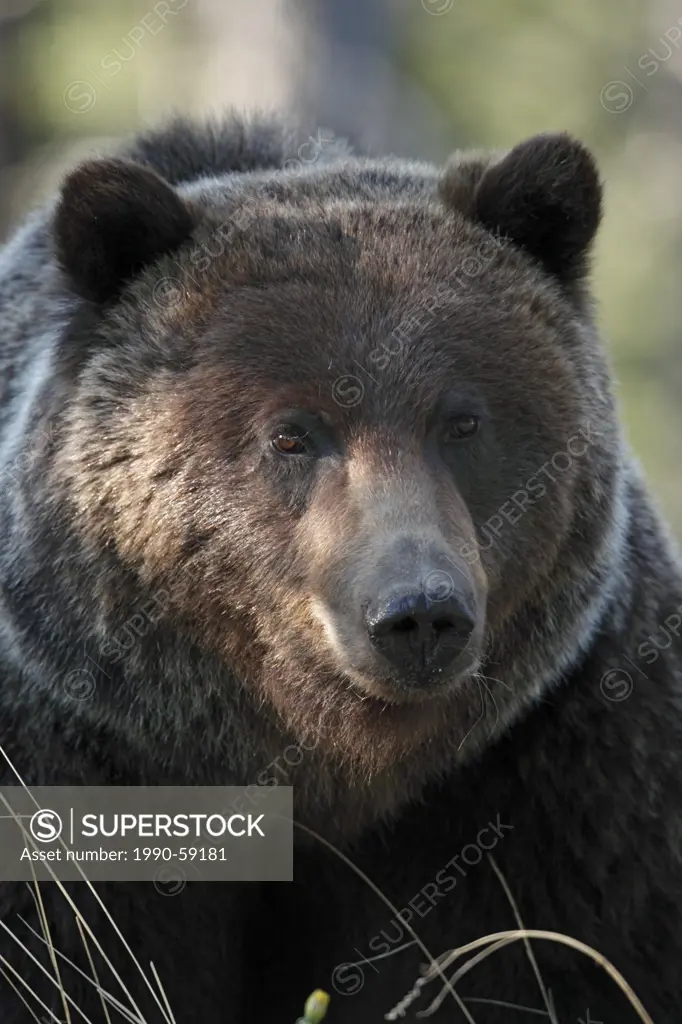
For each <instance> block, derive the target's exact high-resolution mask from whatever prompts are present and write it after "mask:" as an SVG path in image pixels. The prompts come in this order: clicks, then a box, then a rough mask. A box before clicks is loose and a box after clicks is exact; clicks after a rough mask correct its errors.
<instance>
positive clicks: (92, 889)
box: [0, 745, 173, 1024]
mask: <svg viewBox="0 0 682 1024" xmlns="http://www.w3.org/2000/svg"><path fill="white" fill-rule="evenodd" d="M0 754H1V755H2V756H3V757H4V759H5V761H6V762H7V764H8V766H9V768H10V769H11V771H12V772H13V773H14V775H15V776H16V778H17V780H18V782H19V783H20V785H21V786H22V788H23V789H25V790H26V792H27V793H28V795H29V797H30V798H31V800H32V801H33V803H34V804H35V806H36V808H37V809H39V810H40V804H39V803H38V801H37V800H36V799H35V797H34V796H33V794H32V793H31V791H30V789H29V788H28V786H27V785H26V783H25V782H24V780H23V779H22V777H21V775H20V774H19V772H18V771H17V769H16V768H15V766H14V764H13V763H12V761H11V759H10V757H9V755H8V754H7V751H6V750H5V749H4V747H3V746H2V745H0ZM0 801H2V803H3V804H4V806H5V807H6V808H7V810H8V811H9V813H10V814H11V815H12V817H13V818H14V819H15V821H16V822H17V824H18V825H19V827H20V828H21V829H22V831H23V832H24V835H25V836H26V831H25V829H24V828H23V825H22V824H21V820H20V819H19V818H18V816H17V815H16V814H15V812H14V811H13V810H12V808H11V807H10V805H9V803H8V802H7V800H6V799H5V797H4V795H3V794H2V793H0ZM27 838H29V840H30V842H31V845H32V846H33V847H34V849H37V847H36V845H35V843H34V842H33V837H27ZM58 842H59V844H60V845H61V847H62V848H63V849H64V850H68V846H67V845H66V843H65V842H64V840H63V839H62V838H61V836H60V837H59V838H58ZM74 863H75V865H76V868H77V870H78V873H79V875H80V876H81V878H82V879H83V881H84V882H85V884H86V885H87V887H88V889H89V890H90V892H91V893H92V895H93V896H94V898H95V900H96V902H97V903H98V905H99V907H100V908H101V910H102V911H103V912H104V915H105V917H106V919H107V920H108V921H109V923H110V924H111V926H112V928H113V929H114V932H115V933H116V936H117V938H118V939H119V940H120V942H121V943H122V945H123V947H124V949H125V950H126V952H127V953H128V954H129V956H130V957H131V959H132V961H133V963H134V964H135V966H136V968H137V970H138V971H139V973H140V975H141V976H142V979H143V981H144V982H145V984H146V986H147V988H148V989H149V991H150V992H151V995H152V998H153V999H154V1001H155V1002H156V1005H157V1006H158V1008H159V1010H160V1011H161V1016H162V1017H163V1019H164V1020H165V1021H166V1024H173V1022H172V1021H171V1020H170V1018H169V1017H168V1016H167V1014H166V1011H165V1010H164V1008H163V1006H162V1004H161V1002H160V1000H159V997H158V994H157V993H156V991H155V989H154V986H153V985H152V983H151V982H150V980H149V978H148V977H147V975H146V974H145V972H144V970H143V968H142V965H141V964H140V962H139V960H138V959H137V957H136V956H135V954H134V953H133V951H132V949H131V948H130V946H129V944H128V942H127V941H126V939H125V937H124V936H123V933H122V932H121V930H120V928H119V927H118V925H117V924H116V922H115V921H114V919H113V917H112V916H111V914H110V913H109V911H108V909H107V908H106V906H105V905H104V902H103V901H102V899H101V897H100V895H99V893H98V892H97V891H96V889H95V887H94V886H93V884H92V882H91V881H90V879H89V878H88V877H87V875H86V874H85V872H84V871H83V869H82V868H81V866H80V864H79V863H78V862H77V861H74ZM45 868H46V870H47V871H48V873H49V874H50V877H51V878H52V879H53V881H55V882H57V884H58V886H59V890H60V892H61V893H62V895H63V896H64V898H65V899H66V900H67V902H68V903H69V906H70V907H71V909H72V910H73V911H74V913H75V914H76V917H77V918H78V919H79V920H80V921H81V922H82V924H83V927H84V928H85V930H86V931H87V933H88V935H89V936H90V938H91V939H92V941H93V942H94V943H95V946H96V947H97V949H98V951H99V952H100V953H101V955H102V957H103V958H104V960H105V961H106V963H107V965H108V967H109V970H110V971H111V972H112V974H113V976H114V977H115V978H116V981H117V982H118V983H119V985H120V986H121V989H122V990H123V992H124V993H125V995H126V996H127V998H128V999H129V1000H130V1005H131V1006H132V1007H133V1009H134V1010H135V1012H136V1013H137V1014H138V1016H139V1018H140V1019H141V1020H144V1015H143V1013H142V1011H141V1010H140V1008H139V1006H138V1005H137V1003H136V1002H135V1000H134V999H133V997H132V995H131V993H130V992H129V991H128V989H127V987H126V985H125V984H124V982H123V979H122V978H121V977H120V975H119V974H118V972H117V971H116V969H115V968H114V966H113V964H112V963H111V961H110V960H109V959H108V957H107V956H106V954H105V952H104V950H103V949H102V946H101V945H100V943H99V941H98V940H97V937H96V936H95V934H94V932H93V931H92V929H91V928H90V926H89V925H88V923H87V921H86V920H85V918H84V917H83V915H82V914H81V912H80V911H79V910H78V908H77V907H76V904H75V903H74V902H73V900H72V899H71V897H70V896H69V894H68V892H67V891H66V889H65V888H64V886H63V885H62V884H61V882H60V881H59V879H58V878H57V876H56V874H55V872H54V871H53V870H52V868H51V867H50V865H49V864H48V863H47V862H45Z"/></svg>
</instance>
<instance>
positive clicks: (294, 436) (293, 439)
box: [270, 428, 307, 455]
mask: <svg viewBox="0 0 682 1024" xmlns="http://www.w3.org/2000/svg"><path fill="white" fill-rule="evenodd" d="M306 437H307V433H299V432H298V431H297V430H296V429H293V428H292V429H288V428H283V429H282V430H278V431H277V433H276V434H275V436H274V437H273V438H272V439H271V441H270V444H271V445H272V447H273V448H274V449H275V451H276V452H278V453H279V454H280V455H305V453H306V451H307V448H306V443H305V439H306Z"/></svg>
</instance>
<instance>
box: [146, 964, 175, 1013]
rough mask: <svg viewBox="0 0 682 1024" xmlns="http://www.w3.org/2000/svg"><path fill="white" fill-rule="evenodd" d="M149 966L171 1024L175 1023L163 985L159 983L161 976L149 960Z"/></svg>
mask: <svg viewBox="0 0 682 1024" xmlns="http://www.w3.org/2000/svg"><path fill="white" fill-rule="evenodd" d="M149 967H150V968H151V972H152V974H153V975H154V980H155V981H156V984H157V985H158V986H159V992H160V993H161V998H162V999H163V1001H164V1003H165V1004H166V1009H167V1010H168V1016H169V1017H170V1018H171V1020H172V1021H173V1024H176V1021H175V1017H174V1016H173V1011H172V1010H171V1008H170V1006H169V1004H168V997H167V996H166V990H165V989H164V987H163V985H162V984H161V978H160V977H159V972H158V971H157V969H156V967H155V966H154V964H153V963H152V961H151V960H150V961H149Z"/></svg>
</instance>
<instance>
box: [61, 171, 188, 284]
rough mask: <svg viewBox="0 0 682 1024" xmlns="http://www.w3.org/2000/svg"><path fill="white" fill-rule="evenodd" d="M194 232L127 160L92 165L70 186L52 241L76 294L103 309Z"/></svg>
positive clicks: (164, 193)
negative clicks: (134, 278) (157, 260)
mask: <svg viewBox="0 0 682 1024" xmlns="http://www.w3.org/2000/svg"><path fill="white" fill-rule="evenodd" d="M193 227H194V217H193V215H192V212H191V210H190V208H189V206H188V205H187V204H186V203H185V202H184V200H183V199H182V198H181V197H180V196H179V195H178V193H177V192H176V191H175V189H174V188H173V187H172V186H171V185H169V184H168V182H166V181H164V179H163V178H161V177H160V176H159V175H158V174H156V173H155V172H154V171H152V170H150V169H149V168H147V167H142V166H141V165H139V164H134V163H131V162H130V161H127V160H113V159H112V160H91V161H88V162H87V163H84V164H82V165H81V166H80V167H78V168H76V170H75V171H73V172H72V173H71V174H70V175H69V176H68V177H67V179H66V181H65V182H64V185H63V186H62V192H61V197H60V199H59V202H58V203H57V208H56V210H55V214H54V223H53V235H54V240H55V246H56V252H57V259H58V261H59V264H60V266H61V267H62V269H63V270H64V271H65V272H66V273H67V274H68V276H69V278H70V279H71V282H72V284H73V286H74V288H75V290H76V291H77V292H78V294H79V295H81V296H83V298H86V299H90V300H91V301H94V302H98V303H103V302H107V301H108V300H109V299H112V298H114V297H115V296H116V295H117V294H118V292H119V291H120V290H121V288H122V287H123V285H124V284H125V282H126V281H128V280H129V279H130V278H132V277H133V276H134V275H135V274H136V273H137V272H138V271H140V270H141V269H142V268H143V267H144V266H145V265H146V264H148V263H150V262H151V261H152V260H154V259H156V258H157V257H159V256H161V255H163V254H164V253H167V252H171V251H172V250H174V249H176V248H178V247H179V246H180V245H182V243H183V242H184V241H186V240H187V238H188V237H189V235H190V233H191V231H192V229H193Z"/></svg>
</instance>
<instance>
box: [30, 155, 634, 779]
mask: <svg viewBox="0 0 682 1024" xmlns="http://www.w3.org/2000/svg"><path fill="white" fill-rule="evenodd" d="M600 206H601V189H600V184H599V179H598V175H597V172H596V169H595V165H594V161H593V159H592V157H591V155H590V154H589V153H588V151H587V150H586V149H585V148H584V147H583V146H582V145H580V144H579V143H577V142H575V141H574V140H572V139H570V138H569V137H567V136H563V135H547V136H538V137H535V138H532V139H530V140H529V141H527V142H525V143H522V144H521V145H519V146H517V147H516V148H514V149H512V150H511V151H510V152H509V153H507V154H506V155H496V156H494V157H491V156H487V157H480V156H478V155H474V156H471V157H470V156H467V155H466V154H465V155H463V156H461V157H456V158H455V159H454V160H453V161H452V163H451V164H450V165H449V166H448V167H447V168H446V170H445V172H444V173H443V174H441V175H437V174H436V173H435V172H434V171H432V170H430V169H429V168H424V167H423V166H418V165H411V164H405V163H400V162H398V161H389V162H385V163H381V162H372V161H362V160H357V161H354V160H349V161H345V162H344V163H342V164H339V165H337V166H334V165H332V166H329V167H327V168H312V169H310V170H307V171H304V172H302V173H300V174H299V175H298V176H297V175H295V174H291V173H288V172H286V171H281V172H268V173H267V174H264V173H263V174H260V175H259V174H258V173H254V174H252V175H247V176H244V177H243V178H237V177H232V178H230V177H229V176H227V177H224V178H215V179H202V180H201V181H198V182H195V183H193V184H190V185H184V186H179V187H173V186H171V185H170V184H169V183H167V182H166V181H165V180H163V179H162V178H161V177H159V176H158V175H157V174H155V173H154V172H153V171H152V170H150V169H149V168H146V167H143V166H140V165H137V164H135V163H132V162H128V161H126V160H102V161H93V162H90V163H88V164H85V165H83V166H82V167H80V168H78V169H76V170H75V171H74V172H73V173H72V174H71V175H70V177H69V178H68V179H67V180H66V182H65V185H64V187H63V190H62V193H61V197H60V200H59V203H58V206H57V208H56V211H55V215H54V223H53V237H54V243H55V247H56V253H57V257H58V262H59V265H60V267H61V271H62V273H63V275H64V280H65V283H66V288H67V290H68V291H69V292H70V293H75V294H77V295H78V296H79V297H80V299H81V300H82V301H81V303H80V306H79V313H78V315H77V316H76V318H75V320H74V324H73V325H72V328H71V331H70V332H66V334H65V336H64V338H63V339H62V342H61V346H62V357H61V358H62V369H61V374H62V376H61V378H60V379H62V380H64V379H66V380H67V381H68V384H67V385H64V386H65V388H66V392H65V393H66V398H65V399H64V401H63V403H62V407H61V409H60V411H59V413H58V420H59V439H60V440H59V443H58V444H57V445H56V446H55V450H54V454H53V458H52V462H51V468H50V473H51V474H52V478H53V480H54V486H53V487H52V490H51V492H50V493H51V495H52V498H51V500H52V509H53V513H54V515H55V516H57V517H59V515H60V514H61V512H60V511H59V509H66V510H68V511H67V512H65V513H64V515H65V517H66V516H68V520H69V523H70V527H69V529H70V530H71V532H72V533H74V532H75V534H76V535H77V537H78V544H77V545H76V547H77V549H78V552H79V554H78V555H77V556H75V557H77V558H80V559H82V562H83V570H82V577H81V580H82V583H81V586H82V590H83V594H84V595H86V597H84V601H85V602H86V603H88V604H89V606H90V622H91V623H93V622H95V621H96V622H97V629H98V630H99V631H100V636H101V635H103V633H105V632H106V630H107V629H109V630H110V631H111V629H113V628H115V624H116V621H119V622H120V620H121V619H122V617H123V615H124V611H123V610H122V608H123V609H124V608H125V607H126V605H125V603H124V602H123V599H122V597H121V595H122V594H126V595H127V599H126V600H128V601H133V600H134V595H135V592H136V588H138V589H139V590H140V592H144V593H145V594H154V593H158V592H163V594H164V595H165V596H164V610H163V624H164V626H165V628H167V629H168V630H170V631H171V632H172V633H173V634H174V636H176V637H178V638H181V640H182V642H183V643H185V644H186V648H187V650H190V648H191V650H192V651H193V652H194V654H193V660H190V659H189V656H188V661H187V666H186V668H185V678H184V682H183V681H182V680H180V681H179V682H178V681H177V678H176V681H175V682H174V684H173V686H172V687H171V686H170V684H169V685H168V687H167V686H166V683H165V681H164V678H165V673H166V672H167V671H170V670H169V669H168V668H167V666H168V657H167V651H165V650H161V648H160V644H159V639H158V633H155V634H154V642H153V643H152V642H151V640H150V638H149V637H146V638H142V639H141V640H140V646H141V647H144V644H145V643H147V641H149V643H148V644H147V648H148V649H147V655H148V660H147V662H146V672H147V673H154V678H153V681H150V680H149V679H147V680H146V681H145V683H144V686H145V687H146V690H145V700H153V701H154V702H155V705H154V706H155V708H156V713H157V715H158V716H159V717H160V720H163V721H165V722H166V723H167V729H168V730H172V729H176V730H178V729H180V730H182V729H183V724H182V723H183V721H184V719H183V714H184V711H186V712H187V719H186V721H187V722H189V721H190V720H191V714H190V710H191V709H192V708H193V707H195V706H196V705H197V704H200V703H201V702H205V703H206V706H207V707H210V712H211V713H210V716H207V721H208V720H209V719H210V720H212V721H214V722H215V726H214V729H215V736H216V737H217V736H219V734H220V730H221V728H222V719H221V716H222V715H223V714H224V715H227V713H228V712H227V711H226V710H225V709H227V708H230V709H232V710H231V711H230V712H229V713H230V714H233V715H234V714H237V713H238V711H235V709H239V708H241V709H242V711H241V712H240V713H242V714H243V716H244V720H246V718H247V717H248V712H247V710H246V708H247V707H249V708H252V709H255V714H254V717H253V721H252V725H253V728H254V729H256V730H257V729H258V728H259V726H258V722H259V721H262V722H263V723H266V722H267V723H268V727H272V728H274V729H275V732H276V731H277V730H278V729H279V730H281V733H282V735H285V736H288V737H292V736H293V737H294V738H299V739H302V738H304V737H305V738H307V739H308V740H309V739H310V737H313V738H314V739H315V742H316V743H318V745H319V744H322V746H323V747H324V750H325V756H328V757H329V758H335V759H336V761H337V763H339V764H346V765H353V766H354V767H355V768H356V769H358V770H359V771H360V773H361V774H362V776H363V777H369V776H371V775H372V774H373V773H377V772H379V773H380V772H381V771H386V770H391V769H392V768H394V767H395V766H396V765H399V764H405V765H408V766H409V770H410V771H411V772H416V771H417V768H416V766H417V765H421V766H428V767H424V770H425V771H428V770H432V769H438V770H440V769H442V768H443V766H444V765H445V764H451V763H453V762H456V761H457V760H458V759H461V758H464V757H467V756H468V755H469V754H470V753H471V752H472V751H475V750H477V749H479V748H480V746H481V745H482V744H484V743H486V742H488V741H489V740H490V738H491V737H494V736H495V735H496V734H498V733H499V732H500V730H502V729H503V728H504V727H505V726H506V725H508V723H509V722H510V721H511V720H512V719H513V718H514V717H515V716H517V715H518V713H519V712H520V710H521V709H522V708H524V707H527V706H528V705H529V704H530V703H531V702H532V701H533V700H534V699H536V698H537V696H538V695H539V694H540V693H541V692H542V691H543V690H544V689H545V688H546V687H547V686H549V685H552V684H553V683H555V682H556V681H557V680H559V679H560V678H561V676H562V674H563V673H564V672H566V671H567V669H568V668H570V666H571V665H572V664H574V662H575V661H576V659H577V658H578V657H579V655H580V652H581V651H582V650H583V649H584V646H585V644H586V643H587V642H588V641H589V638H590V636H591V635H592V632H593V630H594V629H595V627H596V624H597V622H598V620H599V615H600V611H601V608H602V606H603V603H604V601H605V600H606V599H607V592H608V586H609V578H608V575H609V571H610V570H609V566H610V565H611V564H612V561H613V560H612V557H611V555H612V550H613V546H614V544H615V543H616V539H615V538H616V535H617V530H618V508H619V498H618V493H619V479H620V473H619V465H620V457H619V451H620V442H619V437H618V431H617V427H616V425H615V417H614V411H613V406H612V399H611V397H610V387H609V375H608V369H607V366H606V363H605V360H604V357H603V354H602V352H601V346H600V343H599V341H598V339H597V337H596V332H595V330H594V327H593V326H592V322H591V311H590V300H589V298H588V295H587V292H586V289H585V286H584V278H585V274H586V270H587V261H588V256H589V250H590V246H591V243H592V241H593V238H594V235H595V232H596V229H597V226H598V223H599V218H600ZM55 494H58V495H59V498H58V499H55V497H54V495H55ZM104 565H106V572H103V571H101V568H102V566H104ZM97 566H99V568H97ZM127 607H129V605H128V606H127ZM95 610H96V614H95ZM107 616H109V617H110V619H107ZM116 616H118V620H117V619H116ZM87 628H88V626H87V624H86V626H85V627H84V629H85V631H86V632H87ZM92 628H93V629H94V626H93V627H92ZM166 635H169V634H166ZM181 650H182V644H181V643H178V645H177V647H176V651H181ZM197 652H198V653H197ZM180 656H181V655H180V654H178V657H180ZM202 658H207V659H210V664H211V666H212V669H211V672H210V673H208V672H204V671H203V669H202V665H203V662H202V660H201V659H202ZM121 664H122V665H123V675H124V676H125V674H126V671H128V669H126V662H125V658H124V659H123V661H122V663H121ZM131 665H132V662H131ZM216 666H218V667H217V668H216ZM221 666H222V667H223V670H222V674H221V668H220V667H221ZM130 671H131V672H132V671H133V669H132V668H130ZM138 674H139V673H138ZM139 685H143V684H139ZM147 690H149V691H151V692H152V694H153V696H151V697H150V696H149V694H148V693H147ZM107 699H113V700H115V699H116V698H115V697H113V698H112V696H111V694H109V695H108V698H107ZM259 716H260V717H259ZM265 727H266V726H265V724H263V728H264V729H265ZM206 728H207V729H210V728H211V726H209V725H207V726H206ZM214 739H215V737H214ZM209 742H210V740H209V738H207V736H206V735H197V736H196V737H195V747H196V749H197V750H198V751H200V750H201V748H202V744H204V743H207V744H208V743H209ZM254 749H255V747H254ZM254 756H255V755H254Z"/></svg>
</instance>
